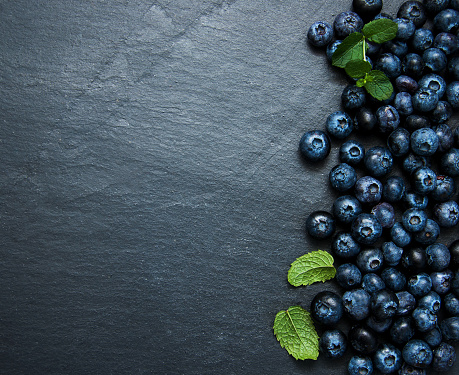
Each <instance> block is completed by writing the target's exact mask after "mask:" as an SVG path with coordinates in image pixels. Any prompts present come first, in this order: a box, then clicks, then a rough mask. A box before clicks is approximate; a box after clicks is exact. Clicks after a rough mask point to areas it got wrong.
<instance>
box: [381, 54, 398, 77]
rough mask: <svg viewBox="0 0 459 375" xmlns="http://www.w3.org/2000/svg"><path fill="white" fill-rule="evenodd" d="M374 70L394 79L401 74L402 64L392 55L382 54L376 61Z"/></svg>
mask: <svg viewBox="0 0 459 375" xmlns="http://www.w3.org/2000/svg"><path fill="white" fill-rule="evenodd" d="M375 69H376V70H380V71H382V72H383V73H384V74H385V75H386V76H387V77H389V78H391V79H395V78H397V77H398V76H399V75H400V74H401V73H402V62H401V60H400V58H399V57H398V56H396V55H394V54H392V53H383V54H381V55H380V56H379V57H378V59H377V60H376V62H375Z"/></svg>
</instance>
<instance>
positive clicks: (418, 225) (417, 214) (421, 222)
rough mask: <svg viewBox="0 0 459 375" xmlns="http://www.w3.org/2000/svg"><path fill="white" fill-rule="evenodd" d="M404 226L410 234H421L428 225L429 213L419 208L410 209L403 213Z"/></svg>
mask: <svg viewBox="0 0 459 375" xmlns="http://www.w3.org/2000/svg"><path fill="white" fill-rule="evenodd" d="M402 224H403V226H404V227H405V229H406V230H407V231H408V232H419V231H420V230H423V229H424V228H425V226H426V224H427V213H426V212H425V211H424V210H422V209H419V208H408V209H407V210H405V212H403V215H402Z"/></svg>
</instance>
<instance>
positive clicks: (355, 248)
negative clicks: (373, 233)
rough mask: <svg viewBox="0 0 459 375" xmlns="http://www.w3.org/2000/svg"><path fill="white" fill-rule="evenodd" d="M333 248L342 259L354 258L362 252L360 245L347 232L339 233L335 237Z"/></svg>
mask: <svg viewBox="0 0 459 375" xmlns="http://www.w3.org/2000/svg"><path fill="white" fill-rule="evenodd" d="M331 248H332V251H333V253H334V254H335V255H336V256H338V257H340V258H352V257H354V256H356V255H357V254H358V253H359V252H360V245H359V244H358V243H357V241H356V240H354V238H353V237H352V236H351V234H350V233H347V232H338V233H336V235H335V236H334V237H333V240H332V244H331Z"/></svg>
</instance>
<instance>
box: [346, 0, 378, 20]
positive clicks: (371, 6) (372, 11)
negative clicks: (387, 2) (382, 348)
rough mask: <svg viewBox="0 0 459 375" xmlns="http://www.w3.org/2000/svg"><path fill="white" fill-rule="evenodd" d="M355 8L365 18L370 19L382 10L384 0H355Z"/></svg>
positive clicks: (353, 3) (353, 4) (353, 2)
mask: <svg viewBox="0 0 459 375" xmlns="http://www.w3.org/2000/svg"><path fill="white" fill-rule="evenodd" d="M352 6H353V8H354V10H355V11H356V12H357V13H358V14H359V15H360V16H361V17H362V18H364V19H366V20H368V19H371V18H373V17H374V16H376V15H377V14H378V13H379V12H381V9H382V6H383V2H382V0H353V1H352Z"/></svg>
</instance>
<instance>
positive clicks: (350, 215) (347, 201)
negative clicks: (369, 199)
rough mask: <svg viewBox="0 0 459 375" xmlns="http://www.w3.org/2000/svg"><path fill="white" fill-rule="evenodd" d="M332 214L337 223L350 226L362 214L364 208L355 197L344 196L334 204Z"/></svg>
mask: <svg viewBox="0 0 459 375" xmlns="http://www.w3.org/2000/svg"><path fill="white" fill-rule="evenodd" d="M332 212H333V216H334V217H335V218H336V220H337V221H339V222H340V223H343V224H350V223H352V221H353V220H354V219H355V218H356V217H357V216H358V215H359V214H360V213H361V212H362V206H361V204H360V202H359V200H358V199H357V198H355V197H354V196H352V195H342V196H340V197H338V198H336V199H335V201H334V202H333V208H332Z"/></svg>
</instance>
